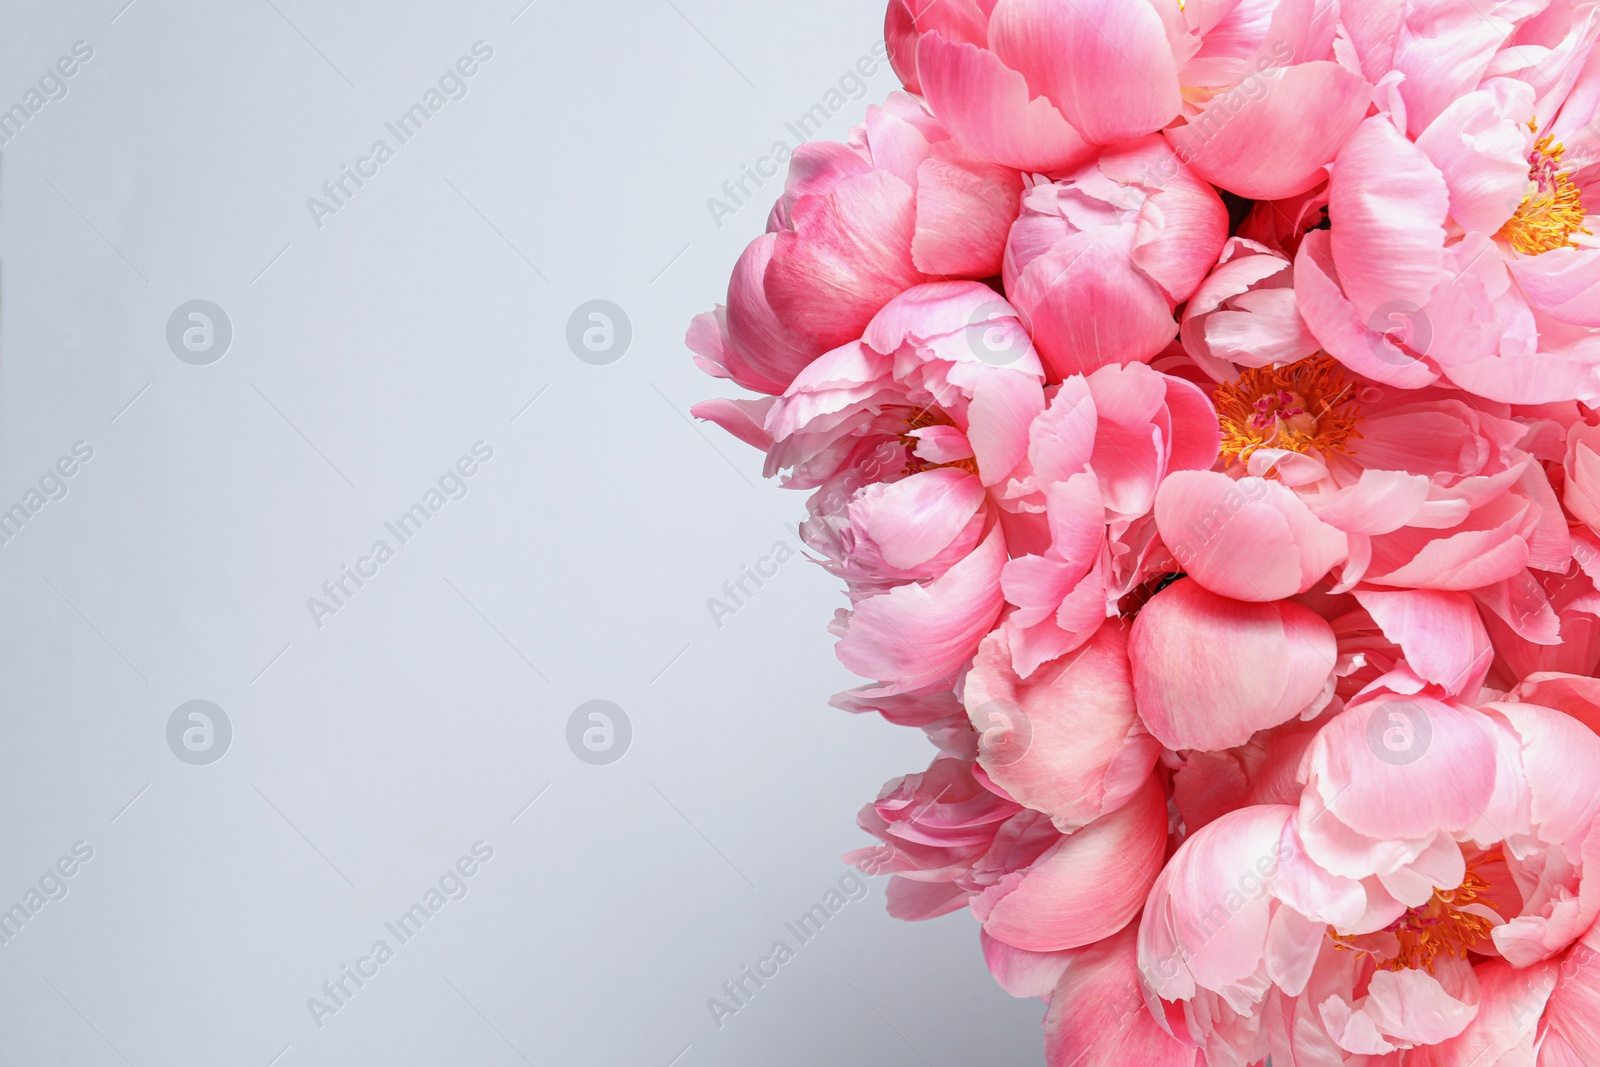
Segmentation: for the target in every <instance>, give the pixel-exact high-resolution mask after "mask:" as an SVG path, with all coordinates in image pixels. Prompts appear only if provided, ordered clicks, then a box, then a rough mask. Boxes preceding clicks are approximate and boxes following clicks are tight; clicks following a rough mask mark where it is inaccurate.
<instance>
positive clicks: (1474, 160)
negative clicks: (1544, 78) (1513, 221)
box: [1417, 79, 1533, 233]
mask: <svg viewBox="0 0 1600 1067" xmlns="http://www.w3.org/2000/svg"><path fill="white" fill-rule="evenodd" d="M1532 116H1533V89H1532V87H1531V86H1529V85H1528V84H1527V83H1526V82H1520V81H1514V80H1511V79H1496V80H1494V81H1492V82H1490V83H1488V84H1487V85H1486V86H1485V87H1484V88H1482V89H1479V90H1477V91H1475V92H1470V93H1468V94H1466V95H1465V96H1463V97H1460V98H1459V99H1457V100H1454V101H1452V102H1451V103H1450V104H1449V105H1448V106H1447V107H1446V108H1445V109H1444V111H1443V112H1442V113H1441V114H1440V115H1439V117H1438V118H1436V119H1435V120H1434V121H1433V122H1432V123H1430V124H1429V126H1428V128H1427V129H1426V130H1424V131H1423V132H1422V135H1421V136H1420V137H1418V138H1417V147H1418V148H1420V149H1422V151H1423V152H1425V153H1426V154H1427V156H1428V159H1429V160H1430V161H1432V163H1433V165H1434V166H1435V167H1438V168H1439V173H1440V174H1442V175H1443V176H1444V180H1445V185H1446V186H1447V187H1448V188H1449V190H1450V217H1451V218H1453V219H1454V220H1455V221H1456V222H1457V224H1459V225H1460V226H1461V227H1462V228H1463V229H1468V230H1476V231H1477V232H1479V233H1494V232H1496V231H1497V230H1499V229H1500V227H1501V226H1503V225H1505V222H1506V220H1507V219H1509V218H1510V217H1511V215H1512V212H1514V211H1515V210H1516V209H1517V205H1518V204H1520V203H1521V202H1522V198H1523V196H1524V194H1526V193H1527V190H1528V149H1529V148H1530V147H1532V145H1531V141H1532V139H1533V138H1532V134H1530V133H1529V132H1528V120H1529V119H1530V118H1531V117H1532Z"/></svg>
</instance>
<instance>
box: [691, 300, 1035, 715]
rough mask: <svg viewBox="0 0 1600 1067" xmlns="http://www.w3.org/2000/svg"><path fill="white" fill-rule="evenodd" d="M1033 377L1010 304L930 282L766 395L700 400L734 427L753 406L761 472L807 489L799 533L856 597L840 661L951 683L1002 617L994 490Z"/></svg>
mask: <svg viewBox="0 0 1600 1067" xmlns="http://www.w3.org/2000/svg"><path fill="white" fill-rule="evenodd" d="M1042 377H1043V375H1042V372H1041V369H1040V366H1039V362H1038V357H1037V356H1036V355H1035V354H1034V351H1033V346H1032V344H1031V343H1030V342H1029V340H1028V337H1027V335H1026V333H1025V332H1023V330H1022V326H1021V324H1020V323H1019V322H1018V321H1017V319H1016V313H1015V312H1014V311H1012V309H1011V307H1010V305H1008V304H1007V303H1006V302H1005V301H1004V300H1003V299H1001V298H1000V297H998V296H997V295H996V294H995V293H994V291H993V290H991V289H989V288H988V287H986V286H984V285H981V284H978V283H976V282H939V283H933V284H928V285H922V286H917V287H915V288H913V289H911V290H908V291H907V292H905V293H903V294H901V295H900V296H898V297H896V298H895V299H894V300H892V301H890V302H889V304H887V305H886V306H885V307H884V308H883V310H882V311H880V312H879V313H878V314H877V315H876V316H874V318H873V320H872V322H871V323H870V324H869V325H868V327H867V330H866V332H865V334H864V336H863V338H862V339H861V340H860V341H856V342H854V343H852V344H848V345H845V346H843V347H841V348H838V349H835V350H834V351H832V352H829V353H827V354H826V355H824V356H822V357H821V358H819V359H818V360H816V361H815V362H813V363H812V364H811V365H809V366H808V367H806V369H805V370H803V371H802V372H801V373H800V374H799V375H798V376H797V377H796V378H795V380H794V382H793V383H791V385H790V386H789V388H788V389H787V390H786V391H785V393H784V395H783V396H782V397H780V398H778V399H777V400H775V401H769V402H757V405H756V408H751V407H748V406H747V407H745V408H740V409H737V411H730V410H729V409H727V408H726V407H719V406H709V407H704V408H701V409H697V411H698V412H699V413H700V414H703V415H705V416H706V417H709V418H716V419H719V420H725V422H726V423H728V424H731V425H733V426H740V425H747V424H741V423H740V422H739V421H738V419H739V418H740V417H742V416H743V415H744V414H745V413H747V412H750V411H753V410H756V409H759V410H762V411H764V416H763V418H764V422H763V426H762V430H761V433H762V435H763V436H764V437H766V438H767V439H769V440H770V441H771V444H770V447H769V451H768V458H767V468H768V473H775V472H777V471H779V470H783V469H788V470H790V471H791V472H792V473H791V474H790V475H789V477H788V482H789V484H790V485H793V486H796V487H803V488H819V492H818V493H817V494H816V495H814V496H813V498H812V501H811V507H812V518H811V520H810V521H809V522H808V523H807V525H806V526H805V527H804V530H803V533H804V535H805V537H806V540H807V543H808V544H809V545H810V546H811V547H812V548H814V549H816V550H817V551H818V552H820V553H821V554H822V555H823V557H824V559H825V561H826V565H827V566H829V567H830V569H832V570H833V571H834V573H836V574H838V575H840V576H841V577H844V578H846V579H847V580H848V581H849V583H850V592H851V596H852V599H853V600H854V601H855V603H854V607H853V608H852V609H851V610H850V611H843V612H841V613H840V615H839V617H838V618H837V619H836V621H835V624H834V631H835V633H837V634H838V635H839V637H840V642H839V649H838V651H839V657H840V659H841V661H842V662H844V664H845V665H846V666H847V667H849V668H851V669H852V670H854V671H856V673H858V674H861V675H863V676H864V677H867V678H872V679H874V680H877V681H879V682H883V683H885V685H886V687H887V688H886V690H885V692H886V693H913V692H920V691H922V690H924V689H926V688H927V687H929V686H933V685H940V684H942V685H943V686H945V687H950V686H953V685H954V683H955V680H956V676H957V674H958V673H959V672H960V670H961V669H962V668H963V667H964V666H965V664H966V662H967V661H968V660H969V659H971V657H972V655H973V653H974V652H976V651H977V647H978V643H979V642H980V641H981V640H982V639H983V636H984V635H985V634H986V633H988V631H989V630H990V629H991V628H992V626H993V625H994V622H995V620H996V618H997V617H998V615H999V613H1000V609H1001V607H1002V604H1003V600H1002V595H1001V590H1000V574H1001V570H1002V568H1003V567H1004V565H1005V562H1006V558H1007V548H1006V536H1005V533H1004V530H1003V528H1002V526H1001V525H1000V521H999V518H998V516H997V514H996V509H995V507H994V501H993V499H992V493H993V490H994V488H995V487H996V486H1000V485H1003V484H1005V482H1006V479H1007V477H1008V476H1009V475H1010V474H1011V473H1012V472H1013V471H1014V470H1015V469H1016V468H1017V466H1018V464H1019V463H1020V462H1021V461H1022V459H1023V456H1024V453H1025V451H1026V449H1027V428H1028V425H1029V423H1030V422H1031V421H1032V419H1033V417H1034V416H1035V415H1036V414H1037V413H1038V412H1040V411H1042V410H1043V408H1044V389H1043V384H1042Z"/></svg>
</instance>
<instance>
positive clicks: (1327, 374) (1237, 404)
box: [1211, 356, 1361, 463]
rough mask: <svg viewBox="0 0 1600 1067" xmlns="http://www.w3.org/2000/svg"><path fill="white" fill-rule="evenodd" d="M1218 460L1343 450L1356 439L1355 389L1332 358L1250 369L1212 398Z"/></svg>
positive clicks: (1218, 389)
mask: <svg viewBox="0 0 1600 1067" xmlns="http://www.w3.org/2000/svg"><path fill="white" fill-rule="evenodd" d="M1211 399H1212V402H1213V403H1214V404H1215V405H1216V409H1217V423H1218V425H1219V426H1220V427H1221V428H1222V457H1223V459H1225V460H1229V461H1237V462H1240V463H1244V462H1246V461H1247V460H1249V458H1250V454H1251V453H1252V452H1254V451H1255V450H1256V449H1258V448H1281V449H1285V450H1287V451H1290V452H1300V453H1303V454H1312V453H1321V454H1328V453H1332V452H1348V451H1349V445H1348V442H1349V441H1350V440H1351V439H1352V438H1359V437H1360V436H1361V434H1360V433H1359V432H1358V430H1357V429H1356V427H1357V426H1359V425H1360V423H1361V415H1360V413H1359V411H1358V410H1357V409H1356V404H1355V386H1354V384H1353V383H1351V382H1349V381H1347V380H1346V379H1345V377H1344V373H1343V370H1342V369H1341V368H1340V366H1339V363H1338V362H1337V361H1336V360H1335V359H1334V358H1333V357H1332V356H1314V357H1312V358H1311V359H1303V360H1301V361H1300V362H1298V363H1291V364H1290V365H1288V366H1287V367H1254V368H1250V369H1247V370H1244V371H1241V372H1240V374H1239V380H1238V381H1236V382H1231V383H1229V384H1226V385H1220V386H1218V387H1217V389H1216V391H1215V392H1214V393H1213V394H1212V397H1211Z"/></svg>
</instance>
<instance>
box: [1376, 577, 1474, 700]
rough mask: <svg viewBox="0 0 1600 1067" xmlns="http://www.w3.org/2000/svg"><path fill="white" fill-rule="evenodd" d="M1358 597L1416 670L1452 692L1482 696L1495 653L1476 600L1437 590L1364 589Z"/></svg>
mask: <svg viewBox="0 0 1600 1067" xmlns="http://www.w3.org/2000/svg"><path fill="white" fill-rule="evenodd" d="M1355 597H1356V600H1358V601H1359V602H1360V604H1361V606H1362V607H1363V608H1366V609H1367V612H1368V613H1369V614H1370V615H1371V616H1372V618H1373V621H1374V622H1376V623H1377V624H1378V626H1379V628H1380V629H1382V630H1383V635H1384V636H1385V637H1387V638H1388V639H1389V640H1390V641H1393V642H1394V643H1395V644H1397V645H1399V646H1400V650H1401V651H1402V652H1404V653H1405V657H1406V663H1407V664H1409V665H1410V667H1411V669H1412V670H1413V671H1415V672H1416V673H1417V674H1419V675H1420V676H1422V677H1423V678H1425V679H1427V680H1428V681H1430V682H1437V683H1438V684H1440V685H1442V686H1444V688H1445V689H1446V690H1447V691H1448V692H1450V693H1460V694H1464V695H1465V696H1468V697H1472V696H1476V695H1477V691H1478V687H1479V686H1480V685H1482V684H1483V680H1484V676H1485V675H1487V674H1488V672H1489V665H1490V664H1491V663H1492V662H1493V661H1494V649H1493V648H1491V647H1490V646H1489V634H1488V631H1486V630H1485V629H1484V628H1483V621H1482V620H1481V619H1480V618H1479V617H1478V609H1477V606H1476V605H1475V604H1474V603H1473V601H1472V597H1471V596H1469V595H1468V594H1466V593H1455V592H1446V591H1442V590H1433V589H1405V590H1380V589H1369V588H1358V589H1356V590H1355Z"/></svg>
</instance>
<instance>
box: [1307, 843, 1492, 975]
mask: <svg viewBox="0 0 1600 1067" xmlns="http://www.w3.org/2000/svg"><path fill="white" fill-rule="evenodd" d="M1488 888H1489V883H1488V882H1486V881H1484V880H1483V879H1482V878H1481V877H1479V876H1478V874H1477V873H1476V872H1475V871H1473V870H1472V869H1471V868H1470V867H1469V869H1468V870H1467V875H1466V877H1465V878H1463V879H1462V880H1461V884H1460V885H1459V886H1457V887H1456V888H1454V889H1435V890H1434V891H1433V896H1432V898H1431V899H1429V900H1428V901H1427V903H1425V904H1421V905H1419V906H1417V907H1415V908H1412V909H1411V910H1409V911H1407V912H1406V913H1405V914H1404V915H1402V916H1400V918H1398V919H1396V920H1395V921H1394V922H1392V923H1390V924H1389V925H1388V926H1387V927H1385V928H1384V929H1383V930H1382V931H1380V932H1379V933H1377V934H1360V935H1351V934H1340V933H1339V932H1337V931H1336V930H1334V929H1333V927H1331V926H1330V927H1329V928H1328V937H1329V938H1330V939H1332V941H1333V943H1334V947H1335V948H1340V949H1344V950H1346V951H1350V952H1367V953H1370V954H1371V955H1374V956H1379V957H1381V958H1380V959H1379V960H1378V963H1377V966H1378V968H1379V969H1380V970H1385V971H1399V970H1404V969H1407V968H1410V969H1422V970H1426V971H1427V972H1428V973H1429V974H1432V973H1433V967H1434V963H1435V962H1436V961H1437V960H1438V958H1439V957H1440V956H1450V957H1454V958H1456V959H1463V960H1464V959H1466V958H1467V953H1468V952H1469V951H1471V950H1472V948H1473V947H1474V946H1475V945H1477V944H1479V943H1480V942H1482V941H1484V940H1485V939H1486V938H1488V936H1489V934H1490V932H1491V931H1492V930H1493V929H1494V921H1493V920H1492V919H1490V918H1488V917H1487V916H1485V915H1480V914H1477V913H1475V912H1470V911H1467V910H1465V909H1466V908H1467V906H1468V905H1474V904H1475V905H1479V906H1486V907H1489V908H1492V909H1494V910H1495V911H1499V910H1500V907H1499V905H1497V904H1495V903H1494V902H1493V901H1490V900H1479V899H1478V897H1479V896H1480V895H1481V894H1483V893H1484V892H1486V891H1487V890H1488ZM1385 934H1393V935H1394V937H1395V939H1396V940H1397V941H1398V942H1399V947H1398V949H1397V950H1396V949H1395V947H1394V943H1393V942H1390V941H1389V940H1388V938H1386V937H1385V936H1384V935H1385ZM1391 951H1393V952H1394V954H1393V955H1390V954H1389V953H1390V952H1391Z"/></svg>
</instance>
